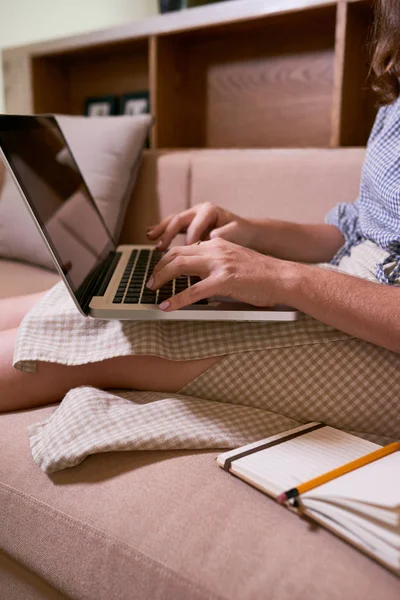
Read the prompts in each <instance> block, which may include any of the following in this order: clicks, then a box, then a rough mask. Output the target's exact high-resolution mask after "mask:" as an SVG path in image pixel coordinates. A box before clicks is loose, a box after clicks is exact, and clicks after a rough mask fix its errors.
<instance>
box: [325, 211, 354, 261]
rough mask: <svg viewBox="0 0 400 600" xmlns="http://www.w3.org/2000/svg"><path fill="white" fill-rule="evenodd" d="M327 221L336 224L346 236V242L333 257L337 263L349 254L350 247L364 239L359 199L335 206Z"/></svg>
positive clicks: (327, 216)
mask: <svg viewBox="0 0 400 600" xmlns="http://www.w3.org/2000/svg"><path fill="white" fill-rule="evenodd" d="M325 223H327V224H328V225H334V226H335V227H337V228H338V229H339V231H340V232H341V234H342V235H343V237H344V240H345V243H344V245H343V247H342V248H341V249H340V250H339V252H338V253H337V254H336V256H335V257H334V259H333V261H332V262H333V263H334V264H335V263H337V262H338V261H339V260H340V258H341V257H342V256H345V255H346V254H349V251H350V248H351V247H352V246H354V245H356V244H359V243H360V242H361V240H362V235H361V230H360V224H359V218H358V200H356V202H342V203H341V204H338V205H337V206H335V208H333V209H332V210H331V211H330V212H329V213H328V214H327V215H326V217H325Z"/></svg>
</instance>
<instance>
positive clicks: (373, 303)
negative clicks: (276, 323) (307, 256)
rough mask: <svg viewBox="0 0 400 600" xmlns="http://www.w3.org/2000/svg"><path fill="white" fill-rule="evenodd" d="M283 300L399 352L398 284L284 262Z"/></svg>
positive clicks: (326, 321)
mask: <svg viewBox="0 0 400 600" xmlns="http://www.w3.org/2000/svg"><path fill="white" fill-rule="evenodd" d="M283 270H284V271H285V274H284V275H283V281H282V296H283V299H284V303H285V304H288V305H289V306H294V307H295V308H297V309H299V310H301V311H302V312H305V313H307V314H309V315H311V316H312V317H314V318H315V319H318V320H319V321H322V322H323V323H326V324H327V325H331V326H332V327H336V328H337V329H340V330H341V331H344V332H346V333H348V334H349V335H353V336H355V337H358V338H361V339H362V340H365V341H367V342H372V343H373V344H376V345H378V346H383V347H384V348H387V349H388V350H392V351H393V352H399V353H400V318H399V317H400V287H397V286H389V285H384V284H381V283H374V282H372V281H366V280H365V279H361V278H359V277H353V276H351V275H346V274H345V273H338V272H337V271H334V270H331V269H323V268H319V267H314V266H311V265H302V264H295V263H287V264H286V266H285V267H284V269H283Z"/></svg>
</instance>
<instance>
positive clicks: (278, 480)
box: [217, 423, 400, 574]
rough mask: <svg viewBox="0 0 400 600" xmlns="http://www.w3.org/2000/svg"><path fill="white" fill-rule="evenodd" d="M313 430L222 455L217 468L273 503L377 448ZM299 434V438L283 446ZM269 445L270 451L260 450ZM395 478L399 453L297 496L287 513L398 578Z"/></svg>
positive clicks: (399, 514) (399, 503)
mask: <svg viewBox="0 0 400 600" xmlns="http://www.w3.org/2000/svg"><path fill="white" fill-rule="evenodd" d="M316 425H318V424H316V423H309V424H308V425H303V426H301V427H297V428H296V429H292V430H290V431H285V432H283V433H281V434H279V435H275V436H272V437H270V438H267V439H265V440H260V442H256V443H254V444H249V445H248V446H243V447H242V448H238V449H236V450H232V451H229V452H225V453H224V454H220V455H219V456H218V458H217V462H218V464H219V465H220V466H221V467H222V468H224V469H225V470H227V471H229V472H230V473H232V474H234V475H236V476H237V477H240V478H241V479H243V480H244V481H246V482H247V483H250V484H251V485H253V486H254V487H256V488H258V489H260V490H261V491H263V492H265V493H266V494H268V495H269V496H272V497H273V498H276V497H277V496H279V495H280V494H281V493H283V492H285V491H287V490H289V489H290V488H293V487H296V486H298V485H300V484H301V483H304V482H306V481H309V480H311V479H313V478H314V477H317V476H319V475H322V474H324V473H327V472H328V471H331V470H332V469H335V468H337V467H340V466H341V465H344V464H347V463H349V462H350V461H352V460H355V459H357V458H360V457H361V456H364V455H366V454H369V453H370V452H373V451H374V450H377V449H379V448H380V446H378V444H373V443H372V442H368V441H366V440H363V439H360V438H358V437H356V436H354V435H350V434H348V433H344V432H342V431H339V430H337V429H334V428H332V427H321V428H319V429H313V428H314V427H315V426H316ZM311 429H313V430H312V431H308V430H311ZM298 432H301V435H300V436H298V437H294V438H293V439H289V440H286V441H283V440H284V438H288V437H290V436H291V435H293V434H296V433H298ZM280 440H282V441H280ZM271 442H272V443H273V442H275V445H272V446H271V445H270V447H268V448H264V449H263V448H262V447H263V446H266V445H267V444H271ZM260 447H261V448H260ZM399 474H400V452H394V453H393V454H390V455H388V456H385V457H383V458H380V459H379V460H377V461H375V462H372V463H370V464H368V465H365V466H363V467H361V468H359V469H356V470H354V471H352V472H350V473H347V474H345V475H341V476H340V477H338V478H337V479H333V480H332V481H329V482H327V483H324V484H323V485H320V486H319V487H316V488H314V489H313V490H310V491H308V492H306V493H304V494H301V496H300V497H299V500H298V501H292V502H290V504H289V507H290V508H292V509H293V510H296V511H299V509H301V512H302V513H303V514H306V515H307V516H308V517H310V518H312V519H313V520H315V521H317V522H318V523H320V524H321V525H323V526H325V527H327V528H328V529H329V530H331V531H332V532H334V533H336V534H337V535H339V536H341V537H342V538H344V539H346V540H347V541H348V542H350V543H351V544H353V545H354V546H356V547H357V548H359V549H360V550H363V551H364V552H366V553H367V554H369V555H370V556H371V557H373V558H375V559H376V560H378V561H379V562H381V563H382V564H384V565H385V566H387V567H388V568H390V569H391V570H393V571H394V572H395V573H397V574H400V476H399ZM296 504H297V506H296Z"/></svg>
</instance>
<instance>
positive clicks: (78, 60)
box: [32, 38, 149, 115]
mask: <svg viewBox="0 0 400 600" xmlns="http://www.w3.org/2000/svg"><path fill="white" fill-rule="evenodd" d="M32 78H33V84H32V85H33V104H34V111H35V112H38V113H43V112H45V113H46V112H60V113H66V114H73V115H79V114H83V111H84V105H85V98H87V97H90V96H107V95H118V96H119V95H123V94H126V93H129V92H134V91H141V90H147V89H148V88H149V39H148V38H143V39H135V40H132V41H130V42H124V43H121V44H114V45H110V46H99V47H94V48H84V49H81V50H76V51H74V52H70V53H66V54H55V55H45V56H38V57H33V58H32Z"/></svg>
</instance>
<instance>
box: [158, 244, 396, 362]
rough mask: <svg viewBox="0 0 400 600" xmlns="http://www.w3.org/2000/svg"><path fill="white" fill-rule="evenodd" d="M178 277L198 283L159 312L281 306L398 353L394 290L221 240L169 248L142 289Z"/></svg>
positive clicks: (386, 286) (169, 301)
mask: <svg viewBox="0 0 400 600" xmlns="http://www.w3.org/2000/svg"><path fill="white" fill-rule="evenodd" d="M180 275H197V276H199V277H200V278H201V281H199V282H198V283H196V284H194V285H193V286H192V287H190V288H189V289H187V290H184V291H183V292H181V293H179V294H177V295H176V296H173V297H172V298H170V299H169V300H168V301H167V302H164V303H162V304H161V305H160V308H161V310H166V311H167V312H170V311H172V310H176V309H177V308H183V307H184V306H188V305H189V304H192V303H193V302H197V301H198V300H201V299H202V298H210V297H212V296H224V297H229V298H233V299H234V300H238V301H240V302H247V303H248V304H252V305H253V306H275V305H279V304H286V305H287V306H293V307H294V308H297V309H298V310H300V311H302V312H304V313H307V314H309V315H311V316H312V317H314V318H315V319H318V320H319V321H322V322H323V323H326V324H327V325H331V326H332V327H336V328H337V329H340V330H341V331H344V332H346V333H348V334H349V335H352V336H355V337H358V338H360V339H363V340H365V341H367V342H372V343H373V344H377V345H378V346H383V347H384V348H387V349H388V350H392V351H393V352H399V353H400V318H399V316H400V287H397V286H396V287H394V286H389V285H384V284H381V283H373V282H370V281H366V280H365V279H361V278H359V277H353V276H351V275H346V274H344V273H339V272H337V271H334V270H333V269H328V268H322V267H316V266H313V265H307V264H299V263H295V262H289V261H285V260H279V259H277V258H274V257H271V256H265V255H262V254H260V253H258V252H254V250H250V249H249V248H243V247H241V246H238V245H236V244H232V243H231V242H228V241H225V240H221V239H215V240H211V241H207V242H202V243H201V244H200V245H194V246H182V247H180V248H173V249H172V250H170V251H169V252H167V254H165V256H163V258H162V259H161V260H160V262H159V263H158V265H157V266H156V268H155V269H154V272H153V276H152V277H151V278H150V280H149V282H148V286H149V287H150V288H151V289H158V288H159V287H161V286H163V285H164V284H165V283H166V282H167V281H170V280H171V279H174V278H175V277H179V276H180Z"/></svg>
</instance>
